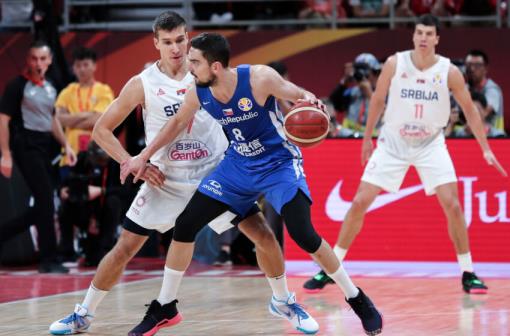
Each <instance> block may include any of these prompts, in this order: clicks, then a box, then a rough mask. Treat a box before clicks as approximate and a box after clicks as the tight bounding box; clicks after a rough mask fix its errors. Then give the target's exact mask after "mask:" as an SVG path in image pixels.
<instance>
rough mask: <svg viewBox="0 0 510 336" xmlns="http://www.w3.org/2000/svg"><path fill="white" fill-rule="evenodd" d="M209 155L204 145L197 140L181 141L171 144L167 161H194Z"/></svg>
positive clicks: (209, 152)
mask: <svg viewBox="0 0 510 336" xmlns="http://www.w3.org/2000/svg"><path fill="white" fill-rule="evenodd" d="M210 155H211V151H210V150H209V148H207V146H206V144H204V143H203V142H200V141H198V140H191V139H182V140H179V141H177V142H175V143H173V144H172V145H171V146H170V148H169V149H168V159H170V160H171V161H194V160H200V159H204V158H206V157H209V156H210Z"/></svg>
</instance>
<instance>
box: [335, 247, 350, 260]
mask: <svg viewBox="0 0 510 336" xmlns="http://www.w3.org/2000/svg"><path fill="white" fill-rule="evenodd" d="M333 252H334V253H335V255H336V257H337V258H338V260H339V261H340V262H342V261H344V259H345V255H346V254H347V250H346V249H343V248H341V247H340V246H338V245H335V247H333Z"/></svg>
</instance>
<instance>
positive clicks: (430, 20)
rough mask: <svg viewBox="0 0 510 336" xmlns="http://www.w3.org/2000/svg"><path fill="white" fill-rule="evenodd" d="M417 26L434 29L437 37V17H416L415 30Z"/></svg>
mask: <svg viewBox="0 0 510 336" xmlns="http://www.w3.org/2000/svg"><path fill="white" fill-rule="evenodd" d="M419 24H422V25H424V26H434V27H436V34H437V35H439V27H440V23H439V19H438V18H437V16H434V15H432V14H423V15H421V16H420V17H418V19H417V20H416V23H415V25H414V26H415V28H416V26H417V25H419Z"/></svg>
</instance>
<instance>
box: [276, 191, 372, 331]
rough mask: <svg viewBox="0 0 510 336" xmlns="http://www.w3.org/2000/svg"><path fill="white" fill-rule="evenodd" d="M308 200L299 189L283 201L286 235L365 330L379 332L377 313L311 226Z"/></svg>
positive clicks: (282, 210) (282, 211)
mask: <svg viewBox="0 0 510 336" xmlns="http://www.w3.org/2000/svg"><path fill="white" fill-rule="evenodd" d="M266 196H267V195H266ZM310 204H311V202H310V199H309V198H308V197H307V196H306V195H305V194H304V192H303V191H302V190H298V191H297V193H296V195H295V196H294V198H293V199H292V200H290V201H289V202H287V203H286V204H285V205H283V207H282V208H281V213H282V216H283V218H284V220H285V224H286V225H287V231H288V232H289V235H290V236H291V238H292V239H293V240H294V241H295V242H296V243H297V244H298V245H299V247H301V248H302V249H303V250H305V251H306V252H308V253H310V255H311V256H312V257H313V259H314V260H315V261H316V262H317V263H318V264H319V265H320V266H321V268H322V269H323V270H324V271H325V272H326V273H327V274H328V276H329V277H330V278H331V279H333V280H334V281H335V283H336V284H337V285H338V286H339V287H340V289H341V290H342V292H343V293H344V295H345V297H346V301H347V303H349V305H350V306H351V307H352V309H353V310H354V312H355V313H356V314H357V315H358V317H359V318H360V319H361V322H362V324H363V328H364V329H365V332H366V333H369V334H371V335H376V334H378V333H380V332H381V331H382V317H381V315H380V313H379V312H378V311H377V309H376V308H375V306H374V304H373V303H372V301H371V300H370V299H369V298H368V297H367V296H366V295H365V294H364V293H363V291H362V290H361V289H359V288H357V287H356V286H355V285H354V284H353V283H352V281H351V279H350V277H349V275H348V274H347V272H346V271H345V270H344V268H343V267H342V265H341V264H340V262H339V261H338V259H337V257H336V256H335V254H334V253H333V250H332V249H331V247H330V246H329V244H328V243H327V242H326V241H325V240H323V239H322V238H321V237H320V236H319V235H318V234H317V232H316V231H315V229H314V228H313V225H312V222H311V214H310ZM275 207H276V208H278V207H277V206H275Z"/></svg>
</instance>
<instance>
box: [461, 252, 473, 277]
mask: <svg viewBox="0 0 510 336" xmlns="http://www.w3.org/2000/svg"><path fill="white" fill-rule="evenodd" d="M457 261H458V262H459V266H460V270H461V271H462V272H473V261H472V260H471V252H468V253H464V254H457Z"/></svg>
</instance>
